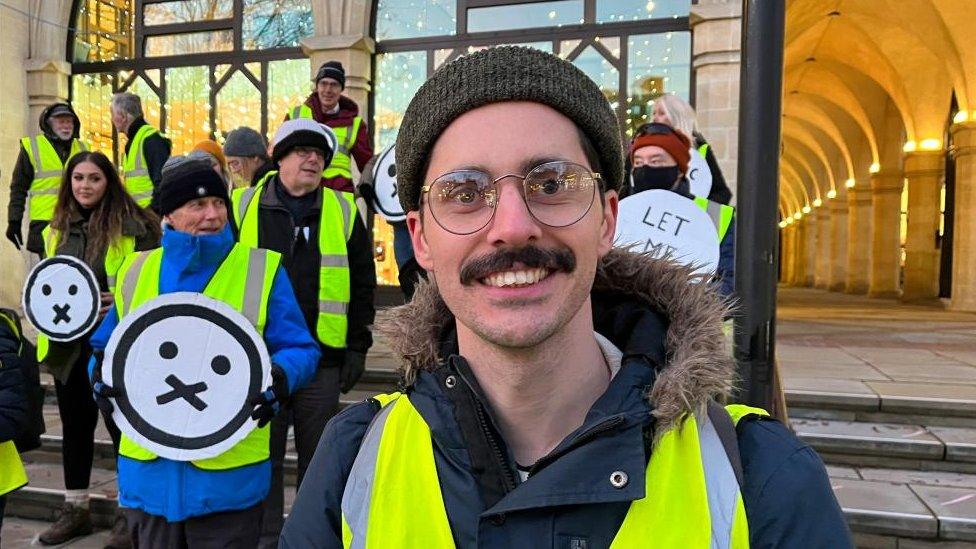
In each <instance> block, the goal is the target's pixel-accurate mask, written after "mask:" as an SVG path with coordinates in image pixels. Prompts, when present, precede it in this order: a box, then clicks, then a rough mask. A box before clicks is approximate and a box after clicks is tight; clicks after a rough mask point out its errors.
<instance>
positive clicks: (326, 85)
mask: <svg viewBox="0 0 976 549" xmlns="http://www.w3.org/2000/svg"><path fill="white" fill-rule="evenodd" d="M313 84H314V85H315V88H314V89H313V90H312V93H311V94H310V95H309V96H308V99H306V100H305V102H304V103H302V104H301V105H296V106H294V107H292V108H291V109H290V110H289V111H288V112H287V113H285V120H293V119H296V118H311V119H312V120H315V121H316V122H318V123H319V124H325V125H326V126H328V127H330V128H332V131H333V132H334V133H335V135H336V139H337V140H338V145H337V146H336V151H335V154H333V155H332V161H331V162H330V163H329V164H328V165H327V166H326V167H325V170H324V171H323V172H322V184H323V185H324V186H326V187H329V188H330V189H335V190H337V191H343V192H347V193H351V192H353V190H354V186H353V182H352V161H353V159H355V161H356V166H357V167H358V168H359V171H360V172H362V170H363V167H364V166H366V163H367V162H369V159H370V158H372V157H373V146H372V145H371V144H370V142H369V131H368V130H367V128H366V121H365V120H363V119H362V118H361V117H360V116H359V105H357V104H356V102H355V101H353V100H352V99H349V98H348V97H346V96H345V95H342V90H344V89H346V70H345V69H344V68H343V67H342V63H340V62H338V61H329V62H328V63H324V64H323V65H322V66H321V67H319V70H318V72H316V73H315V79H314V80H313Z"/></svg>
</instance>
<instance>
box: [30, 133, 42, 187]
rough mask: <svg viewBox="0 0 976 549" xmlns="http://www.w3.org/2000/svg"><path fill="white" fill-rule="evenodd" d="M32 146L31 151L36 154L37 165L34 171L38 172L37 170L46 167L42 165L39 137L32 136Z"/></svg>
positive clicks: (35, 161) (35, 162)
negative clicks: (38, 143)
mask: <svg viewBox="0 0 976 549" xmlns="http://www.w3.org/2000/svg"><path fill="white" fill-rule="evenodd" d="M30 144H31V151H33V152H34V164H35V166H34V170H35V171H36V170H38V169H40V168H43V167H44V166H43V165H42V164H41V150H40V148H39V147H38V146H37V136H36V135H35V136H32V137H31V138H30ZM35 177H36V176H35Z"/></svg>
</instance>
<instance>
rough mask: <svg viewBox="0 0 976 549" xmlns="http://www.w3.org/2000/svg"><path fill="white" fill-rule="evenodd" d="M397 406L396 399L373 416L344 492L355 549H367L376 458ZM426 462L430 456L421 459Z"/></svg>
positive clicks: (344, 505) (343, 511) (345, 513)
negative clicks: (389, 420) (389, 419)
mask: <svg viewBox="0 0 976 549" xmlns="http://www.w3.org/2000/svg"><path fill="white" fill-rule="evenodd" d="M394 406H396V401H395V400H394V401H393V402H391V403H390V404H387V405H386V406H384V407H383V409H382V410H380V411H379V413H378V414H376V416H374V417H373V421H372V422H371V423H370V425H369V428H368V429H367V430H366V435H365V436H364V437H363V442H362V444H361V445H360V446H359V453H358V454H356V460H355V461H353V462H352V469H351V470H350V471H349V477H348V478H347V479H346V487H345V489H344V490H343V491H342V504H341V509H342V516H343V518H345V520H346V523H347V524H348V525H349V529H350V530H351V531H352V545H351V546H350V547H351V548H352V549H365V547H366V527H367V525H368V524H369V504H370V500H371V499H372V497H371V496H372V495H373V479H374V477H375V474H376V459H377V457H378V456H379V453H380V440H382V438H383V428H384V427H386V420H387V419H388V418H389V417H390V411H392V410H393V407H394ZM418 458H419V459H425V458H426V456H418Z"/></svg>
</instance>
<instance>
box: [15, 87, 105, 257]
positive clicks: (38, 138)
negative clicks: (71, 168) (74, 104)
mask: <svg viewBox="0 0 976 549" xmlns="http://www.w3.org/2000/svg"><path fill="white" fill-rule="evenodd" d="M38 125H39V126H40V128H41V133H39V134H37V135H34V136H28V137H24V138H23V139H21V140H20V153H19V154H18V156H17V163H16V164H14V171H13V176H12V177H11V178H10V203H9V205H8V206H7V240H9V241H10V242H12V243H13V245H14V246H16V247H17V249H18V250H19V249H20V248H21V246H23V245H24V237H23V229H22V228H21V225H22V224H23V221H24V209H25V206H26V208H27V211H28V213H29V215H28V218H29V220H30V225H29V226H28V229H27V250H28V251H31V252H33V253H35V254H37V255H41V254H43V253H44V242H43V240H42V239H41V231H43V230H44V227H46V226H47V223H48V221H50V219H51V215H53V214H54V204H55V203H56V202H57V200H58V184H59V183H60V182H61V174H62V172H64V165H65V163H66V162H67V161H68V159H70V158H71V157H72V156H74V155H76V154H78V153H79V152H81V151H85V150H88V147H87V146H86V145H85V144H84V143H83V142H82V141H81V140H79V139H78V134H79V131H80V129H81V123H80V122H79V120H78V116H77V115H76V114H75V111H74V109H72V108H71V105H69V104H67V103H55V104H53V105H51V106H49V107H47V108H46V109H44V112H42V113H41V117H40V120H39V121H38Z"/></svg>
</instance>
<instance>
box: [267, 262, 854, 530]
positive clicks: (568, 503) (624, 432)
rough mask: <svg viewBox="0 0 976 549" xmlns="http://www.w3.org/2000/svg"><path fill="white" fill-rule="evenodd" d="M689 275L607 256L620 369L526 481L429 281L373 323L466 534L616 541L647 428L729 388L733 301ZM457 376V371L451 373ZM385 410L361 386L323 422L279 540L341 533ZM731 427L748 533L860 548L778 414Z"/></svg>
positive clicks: (611, 325) (597, 291)
mask: <svg viewBox="0 0 976 549" xmlns="http://www.w3.org/2000/svg"><path fill="white" fill-rule="evenodd" d="M691 277H692V274H691V272H690V271H689V270H688V269H687V268H685V267H681V266H675V265H674V264H671V263H667V262H664V261H660V260H650V259H648V258H647V257H646V256H640V255H636V254H632V253H629V252H624V251H619V250H614V251H612V252H610V253H609V254H608V255H607V256H606V257H605V258H604V259H603V260H602V262H601V264H600V266H599V269H598V271H597V275H596V280H595V283H594V288H593V291H592V301H593V305H594V326H595V329H596V330H597V331H598V332H599V333H601V334H602V335H604V336H605V337H607V338H608V339H609V340H610V341H611V342H613V343H614V345H616V346H617V347H618V348H619V349H621V350H622V351H623V355H624V357H623V360H622V364H621V368H620V370H619V372H618V373H617V374H616V375H615V376H614V378H613V379H612V380H611V382H610V386H609V387H608V388H607V391H606V392H605V393H604V394H603V395H602V396H601V397H600V398H599V399H598V400H597V402H596V403H594V405H593V406H592V408H591V409H590V411H589V413H588V414H587V417H586V419H585V421H584V424H583V425H582V426H581V427H580V428H579V429H577V430H576V431H575V432H573V433H571V434H570V435H569V436H568V437H567V438H566V439H565V440H564V441H563V442H561V443H560V444H559V445H558V446H557V447H556V449H555V450H553V451H552V452H551V453H550V454H549V455H548V456H547V457H544V458H542V459H541V460H540V461H539V462H537V463H536V464H535V465H534V466H533V469H532V471H531V474H530V476H529V478H528V480H526V481H525V482H518V480H517V478H518V477H517V475H516V469H515V465H514V463H515V462H514V460H513V458H512V455H511V453H510V452H509V451H508V449H507V447H506V446H505V443H504V440H503V439H502V438H501V436H500V435H499V432H498V429H497V428H496V427H495V425H496V424H495V422H494V421H493V420H492V415H491V409H490V405H489V403H488V401H487V400H486V399H485V398H484V397H483V396H482V393H481V390H480V388H479V387H478V385H477V383H476V381H475V378H474V376H473V375H471V372H470V369H469V368H468V366H467V363H466V362H465V360H464V358H463V357H460V356H458V355H457V354H456V353H457V343H456V336H455V330H454V326H455V320H454V317H453V316H452V315H451V313H450V311H449V310H448V309H447V307H446V306H445V304H444V302H443V301H442V300H441V299H440V296H439V295H438V294H437V292H436V289H435V288H434V287H432V286H431V285H429V284H426V283H425V284H421V285H420V286H419V287H418V289H417V293H416V294H415V296H414V299H413V301H412V302H411V303H409V304H407V305H404V306H402V307H398V308H396V309H394V310H393V311H392V313H391V314H390V315H389V316H388V317H386V318H384V319H383V320H382V321H381V322H380V323H379V324H378V327H379V329H380V331H381V332H383V334H384V335H385V336H386V337H387V338H388V339H389V340H390V343H391V345H392V347H393V349H394V351H395V352H396V353H397V354H398V355H399V357H400V359H401V360H402V361H403V363H404V366H403V371H402V373H403V379H404V384H405V386H406V390H407V391H408V392H409V395H410V400H411V402H412V403H413V404H414V406H415V407H416V408H417V410H418V411H419V412H420V414H421V415H422V416H423V418H424V419H425V421H426V422H427V424H428V425H429V426H430V429H431V434H432V438H433V443H434V444H433V446H434V454H435V455H434V460H435V463H436V467H437V475H438V478H439V480H440V484H441V491H442V493H443V496H444V503H445V507H446V510H447V516H448V520H449V521H450V524H451V531H452V533H453V535H454V539H455V543H456V545H457V546H458V547H464V548H470V547H485V548H488V547H491V548H495V547H551V548H567V549H568V548H570V547H587V548H605V547H608V546H609V545H610V543H611V541H612V540H613V537H614V535H615V534H616V532H617V531H618V530H619V528H620V525H621V523H622V521H623V518H624V516H625V515H626V513H627V511H628V508H629V506H630V504H631V502H632V501H634V500H636V499H640V498H642V497H644V492H645V485H644V482H643V480H642V479H644V478H645V472H646V466H647V462H648V459H649V454H648V452H649V451H652V448H653V441H654V440H656V439H657V437H658V436H659V435H660V434H661V433H663V432H666V431H667V430H669V429H671V428H672V427H674V426H676V425H677V424H678V423H679V422H680V421H681V418H683V417H684V416H685V415H687V414H692V413H694V414H703V413H704V410H705V408H706V406H707V405H708V403H709V402H710V401H713V400H716V399H722V398H723V397H724V396H725V395H727V394H728V392H729V391H730V389H731V380H732V378H733V375H734V363H733V361H732V360H731V358H730V357H729V353H728V350H727V349H726V344H725V339H724V337H723V335H722V317H723V315H724V314H725V313H726V311H727V310H726V307H725V306H724V305H723V304H722V303H721V302H720V301H719V300H718V299H717V298H716V297H715V295H714V294H713V293H712V291H711V290H709V289H708V287H707V286H706V285H704V284H690V283H689V279H690V278H691ZM567 360H571V357H567ZM448 375H454V376H456V378H457V379H460V380H461V382H459V383H445V379H446V377H447V376H448ZM448 386H451V388H448ZM378 410H379V404H378V403H377V402H376V401H374V400H367V401H365V402H363V403H360V404H357V405H355V406H352V407H350V408H348V409H347V410H345V411H343V412H342V413H340V414H339V415H337V416H336V417H335V418H333V419H332V421H331V422H329V425H328V426H327V427H326V430H325V433H324V434H323V436H322V438H321V440H320V442H319V447H318V450H317V452H316V454H315V457H314V458H313V460H312V463H311V465H310V467H309V470H308V472H307V473H306V475H305V479H304V481H303V483H302V486H301V489H300V490H299V492H298V497H297V499H296V501H295V505H294V507H293V508H292V512H291V514H290V515H289V518H288V521H287V523H286V524H285V528H284V530H283V532H282V537H281V543H280V547H283V548H299V547H301V548H303V549H305V548H316V547H320V548H338V547H342V540H341V531H342V530H341V509H340V502H341V500H342V494H343V490H344V488H345V482H346V478H347V477H348V475H349V471H350V469H351V467H352V464H353V461H354V459H355V457H356V454H357V452H358V449H359V445H360V443H361V441H362V438H363V435H364V434H365V431H366V429H367V427H368V425H369V423H370V421H371V420H372V418H373V416H374V415H375V414H376V413H377V411H378ZM737 435H738V437H737V438H738V447H739V453H740V456H741V463H742V472H743V489H742V497H743V500H744V503H745V508H746V513H747V516H748V523H749V530H750V538H751V544H752V547H754V548H765V547H770V548H771V547H797V548H800V547H802V548H820V547H822V548H831V549H835V548H844V547H851V546H852V545H851V541H850V534H849V532H848V529H847V526H846V524H845V521H844V517H843V514H842V513H841V510H840V508H839V506H838V504H837V501H836V499H835V498H834V495H833V492H832V491H831V487H830V483H829V482H828V479H827V474H826V471H825V469H824V465H823V463H822V462H821V461H820V458H819V457H818V456H817V454H816V453H815V452H814V451H813V450H812V449H811V448H809V447H808V446H807V445H805V444H803V443H802V442H801V441H799V440H798V439H797V438H796V437H795V436H794V435H793V434H792V433H790V432H789V431H788V430H787V429H786V428H785V427H784V426H783V425H781V424H780V423H779V422H777V421H775V420H771V419H763V418H758V417H755V416H752V417H750V418H748V419H743V420H742V421H740V422H739V425H738V428H737ZM618 470H622V471H625V472H627V473H628V475H629V477H630V478H631V479H641V480H640V481H637V482H634V481H632V482H630V483H628V484H626V485H625V486H624V487H622V488H615V487H613V486H612V485H611V483H610V481H609V478H610V474H611V473H612V472H614V471H618ZM417 520H425V519H424V517H417ZM653 545H654V544H653V540H648V544H647V546H648V547H653Z"/></svg>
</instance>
